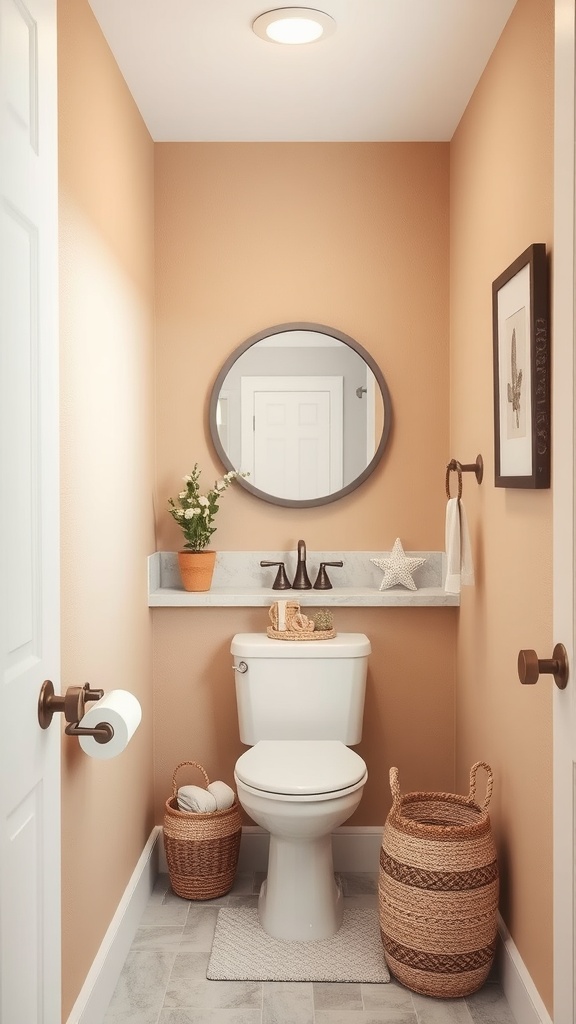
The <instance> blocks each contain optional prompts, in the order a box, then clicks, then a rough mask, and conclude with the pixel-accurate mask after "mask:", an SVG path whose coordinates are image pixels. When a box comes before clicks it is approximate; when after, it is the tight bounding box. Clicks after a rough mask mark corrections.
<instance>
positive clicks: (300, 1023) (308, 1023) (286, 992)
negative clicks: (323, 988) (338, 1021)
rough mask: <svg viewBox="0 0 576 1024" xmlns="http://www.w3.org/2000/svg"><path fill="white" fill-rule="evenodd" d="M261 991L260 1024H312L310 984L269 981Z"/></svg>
mask: <svg viewBox="0 0 576 1024" xmlns="http://www.w3.org/2000/svg"><path fill="white" fill-rule="evenodd" d="M262 989H263V992H262V1024H314V998H313V991H312V984H311V983H310V982H290V981H271V982H266V983H265V984H264V985H263V986H262Z"/></svg>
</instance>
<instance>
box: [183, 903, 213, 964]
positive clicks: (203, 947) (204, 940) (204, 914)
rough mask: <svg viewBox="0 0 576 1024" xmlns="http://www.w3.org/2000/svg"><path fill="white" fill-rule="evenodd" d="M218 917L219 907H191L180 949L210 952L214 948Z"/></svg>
mask: <svg viewBox="0 0 576 1024" xmlns="http://www.w3.org/2000/svg"><path fill="white" fill-rule="evenodd" d="M217 917H218V908H217V907H199V906H194V907H190V911H189V913H188V918H187V920H186V925H185V927H184V930H183V932H182V935H181V941H180V951H181V952H188V953H209V952H210V951H211V949H212V942H213V939H214V929H215V928H216V920H217Z"/></svg>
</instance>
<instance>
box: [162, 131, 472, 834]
mask: <svg viewBox="0 0 576 1024" xmlns="http://www.w3.org/2000/svg"><path fill="white" fill-rule="evenodd" d="M155 150H156V323H157V357H156V358H157V363H156V366H157V370H156V381H157V391H156V396H157V433H156V458H157V463H156V466H157V507H156V530H157V547H158V548H159V549H160V550H162V549H164V550H169V549H173V550H176V549H177V548H178V547H179V546H181V544H180V537H179V531H178V529H177V528H176V527H175V524H174V523H173V521H172V520H171V518H170V517H169V516H168V514H167V512H166V501H167V498H168V496H169V495H174V494H175V493H177V491H178V490H180V487H181V483H180V481H181V478H182V476H183V475H184V474H185V473H187V472H189V471H190V469H191V467H192V465H193V464H194V462H196V461H198V463H199V464H200V466H201V468H202V470H203V478H202V479H203V482H204V483H205V484H206V485H210V484H212V482H213V480H214V478H215V476H216V475H219V474H220V472H221V466H220V465H219V463H218V461H217V458H216V456H215V453H214V452H213V449H212V445H211V442H210V438H209V431H208V426H207V411H208V400H209V395H210V391H211V388H212V384H213V382H214V379H215V377H216V375H217V373H218V370H219V369H220V366H221V365H222V363H223V362H224V360H225V359H226V358H227V357H228V356H229V354H230V353H231V352H232V351H233V349H234V348H235V347H236V346H237V345H239V344H240V343H241V342H243V341H244V340H245V339H246V338H248V337H249V336H250V335H251V334H253V333H255V332H256V331H259V330H261V329H262V328H265V327H267V326H271V325H273V324H277V323H283V322H287V321H296V320H305V321H313V322H316V323H325V324H329V325H331V326H333V327H336V328H338V329H339V330H342V331H344V332H345V333H347V334H349V335H351V336H352V337H354V338H356V339H357V340H358V341H359V342H360V343H361V344H362V345H363V346H364V347H365V348H366V349H368V351H369V352H370V353H371V354H372V355H373V357H374V358H375V359H376V361H377V363H378V364H379V365H380V367H381V369H382V371H383V373H384V376H385V377H386V380H387V382H388V385H389V388H390V392H391V396H392V402H393V406H394V427H393V432H392V437H391V441H390V445H389V449H388V450H387V452H386V454H385V457H384V460H383V462H382V463H381V465H380V466H379V468H378V470H377V471H376V472H375V473H374V475H373V476H372V477H371V478H370V480H369V481H368V482H367V483H365V484H364V485H363V486H362V487H361V488H360V489H358V490H357V491H355V492H353V493H352V494H350V495H348V496H347V497H346V498H344V499H342V500H340V501H338V502H335V503H333V504H330V505H325V506H322V507H320V508H316V509H314V508H312V509H299V510H294V509H287V508H280V507H278V506H274V505H271V504H268V503H266V502H263V501H260V500H258V499H256V498H254V497H253V496H252V495H249V494H247V493H246V492H244V491H242V490H241V489H240V488H238V487H233V488H232V489H231V490H230V491H228V492H227V493H226V495H225V496H224V497H223V500H222V506H221V511H220V514H219V520H218V530H217V533H216V534H215V535H214V546H215V547H216V548H217V549H219V550H260V549H277V548H280V549H284V548H287V549H290V550H291V549H293V548H294V547H295V544H296V542H297V540H298V538H299V537H303V538H304V539H305V540H306V543H307V545H308V548H309V549H310V550H314V549H319V548H320V549H321V548H328V549H343V550H350V549H352V550H354V549H360V550H362V549H371V548H376V549H383V550H386V549H389V548H391V546H392V544H393V543H394V540H395V538H396V537H397V536H399V537H400V538H401V539H402V542H403V544H404V546H405V548H406V549H418V550H423V549H433V550H438V549H441V548H443V545H444V510H445V496H444V472H445V466H446V462H447V461H448V459H449V457H450V452H449V448H448V422H449V412H448V393H449V388H448V340H447V338H448V237H449V230H448V193H449V177H448V161H449V152H448V145H447V144H442V143H439V144H428V143H422V144H378V143H377V144H372V143H368V144H338V143H334V144H307V143H296V144H257V143H252V144H219V143H216V144H210V143H207V144H182V143H180V144H178V143H176V144H171V143H165V144H164V143H163V144H157V145H156V147H155ZM153 620H154V680H155V713H154V722H155V785H156V820H157V821H161V820H162V818H161V816H162V810H163V805H164V801H165V800H166V798H167V796H168V795H169V794H170V783H171V775H172V770H173V768H174V767H175V765H176V764H177V763H178V762H179V761H181V760H185V759H195V760H200V761H201V762H202V763H203V764H204V765H205V767H206V768H207V770H208V774H209V775H210V776H211V777H212V778H214V777H222V778H225V779H226V780H227V781H229V782H230V781H232V772H233V766H234V762H235V760H236V758H237V757H238V755H239V753H240V752H241V751H242V750H243V749H244V748H243V747H242V746H241V744H240V741H239V738H238V728H237V723H236V707H235V698H234V691H233V679H232V672H231V668H230V656H229V646H230V639H231V637H232V635H233V634H234V633H235V632H238V631H243V630H247V629H248V630H261V629H264V627H265V625H266V622H267V610H266V609H180V610H178V609H155V610H154V612H153ZM335 622H336V626H337V628H338V629H339V630H341V631H345V630H361V631H364V632H366V633H367V634H368V636H369V637H370V638H371V640H372V642H373V645H374V653H373V655H372V658H371V661H370V676H369V686H368V703H367V714H366V727H365V731H364V738H363V741H362V745H361V747H360V748H359V749H360V752H361V753H362V755H363V756H364V757H365V759H366V761H367V764H368V770H369V781H368V785H367V787H366V791H365V794H364V797H363V800H362V803H361V805H360V807H359V809H358V811H357V812H356V815H355V818H354V819H353V822H355V823H357V824H368V825H377V824H382V823H383V821H384V818H385V815H386V812H387V810H388V807H389V805H390V796H389V788H388V769H389V767H390V765H392V764H397V765H398V766H399V768H400V771H401V781H402V784H403V785H404V786H405V787H406V788H407V789H414V788H419V787H425V786H432V787H439V788H445V787H448V788H451V787H452V785H453V781H454V692H453V680H454V668H453V657H454V635H455V633H454V631H455V623H456V612H455V610H454V609H420V610H414V609H410V610H400V609H396V610H394V609H390V610H384V611H383V610H375V609H363V610H362V609H343V608H341V609H336V610H335Z"/></svg>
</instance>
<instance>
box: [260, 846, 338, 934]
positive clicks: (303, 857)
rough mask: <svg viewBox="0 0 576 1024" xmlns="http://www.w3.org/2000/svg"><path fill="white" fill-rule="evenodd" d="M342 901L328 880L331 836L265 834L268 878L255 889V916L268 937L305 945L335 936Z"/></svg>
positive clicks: (330, 877)
mask: <svg viewBox="0 0 576 1024" xmlns="http://www.w3.org/2000/svg"><path fill="white" fill-rule="evenodd" d="M342 915H343V898H342V890H341V888H340V885H339V884H337V882H336V880H335V878H334V865H333V860H332V836H331V835H330V834H329V835H325V836H319V837H318V838H314V839H311V838H307V839H306V840H305V841H303V840H299V839H294V838H289V837H285V836H272V835H271V836H270V852H269V855H268V876H267V878H266V881H265V882H263V884H262V887H261V889H260V897H259V900H258V918H259V921H260V924H261V926H262V928H263V929H264V931H265V932H267V933H268V935H271V936H273V938H276V939H284V940H285V941H300V942H306V941H310V940H312V939H327V938H329V937H330V936H331V935H335V934H336V932H337V931H338V929H339V928H340V925H341V924H342Z"/></svg>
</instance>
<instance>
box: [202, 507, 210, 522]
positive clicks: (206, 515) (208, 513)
mask: <svg viewBox="0 0 576 1024" xmlns="http://www.w3.org/2000/svg"><path fill="white" fill-rule="evenodd" d="M203 514H204V518H205V519H208V516H209V515H210V509H209V508H205V509H204V513H203Z"/></svg>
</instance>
